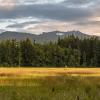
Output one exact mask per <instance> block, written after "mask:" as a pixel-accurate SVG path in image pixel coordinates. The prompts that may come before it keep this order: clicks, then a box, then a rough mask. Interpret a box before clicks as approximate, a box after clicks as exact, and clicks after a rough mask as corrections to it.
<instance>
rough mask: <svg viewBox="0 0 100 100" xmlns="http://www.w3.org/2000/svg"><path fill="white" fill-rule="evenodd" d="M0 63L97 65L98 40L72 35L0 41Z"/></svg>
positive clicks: (43, 65) (65, 65) (2, 64)
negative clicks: (38, 40)
mask: <svg viewBox="0 0 100 100" xmlns="http://www.w3.org/2000/svg"><path fill="white" fill-rule="evenodd" d="M0 66H1V67H2V66H6V67H99V66H100V40H99V38H97V37H91V38H88V39H79V38H78V37H75V36H74V35H71V36H68V37H65V38H64V39H60V38H58V41H57V42H49V43H44V44H41V43H36V42H35V41H34V42H32V41H30V40H29V39H25V40H22V41H16V40H14V39H13V40H6V41H1V42H0Z"/></svg>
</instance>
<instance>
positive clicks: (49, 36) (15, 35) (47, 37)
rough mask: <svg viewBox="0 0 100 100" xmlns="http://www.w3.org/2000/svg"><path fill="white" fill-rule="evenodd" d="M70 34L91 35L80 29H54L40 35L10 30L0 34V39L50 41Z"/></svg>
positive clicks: (81, 36) (84, 36)
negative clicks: (65, 30)
mask: <svg viewBox="0 0 100 100" xmlns="http://www.w3.org/2000/svg"><path fill="white" fill-rule="evenodd" d="M69 35H74V36H77V37H79V38H90V37H91V36H90V35H87V34H84V33H82V32H80V31H68V32H60V31H52V32H43V33H42V34H40V35H35V34H29V33H21V32H10V31H6V32H3V33H1V34H0V40H7V39H16V40H18V41H19V40H24V39H26V38H29V39H30V40H32V41H34V40H36V42H39V43H40V42H42V43H43V42H49V41H56V40H57V39H58V37H60V38H64V37H67V36H69Z"/></svg>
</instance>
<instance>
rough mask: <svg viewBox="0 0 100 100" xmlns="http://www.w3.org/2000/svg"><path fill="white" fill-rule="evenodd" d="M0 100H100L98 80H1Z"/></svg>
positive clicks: (72, 77) (53, 78) (83, 78)
mask: <svg viewBox="0 0 100 100" xmlns="http://www.w3.org/2000/svg"><path fill="white" fill-rule="evenodd" d="M0 100H100V78H99V77H78V76H77V77H75V76H46V77H37V78H36V77H34V78H33V77H30V78H13V77H12V78H11V77H10V78H1V79H0Z"/></svg>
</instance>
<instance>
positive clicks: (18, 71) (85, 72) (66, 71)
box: [0, 68, 100, 78]
mask: <svg viewBox="0 0 100 100" xmlns="http://www.w3.org/2000/svg"><path fill="white" fill-rule="evenodd" d="M56 75H72V76H100V69H99V68H0V78H5V77H20V78H22V77H30V76H31V77H37V76H40V77H42V76H56Z"/></svg>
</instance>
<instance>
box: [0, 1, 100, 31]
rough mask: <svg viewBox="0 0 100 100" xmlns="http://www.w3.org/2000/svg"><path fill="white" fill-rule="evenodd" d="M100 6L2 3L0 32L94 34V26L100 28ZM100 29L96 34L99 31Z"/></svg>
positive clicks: (66, 2)
mask: <svg viewBox="0 0 100 100" xmlns="http://www.w3.org/2000/svg"><path fill="white" fill-rule="evenodd" d="M99 5H100V0H0V29H4V30H16V31H25V32H26V31H29V32H42V31H50V30H56V29H57V30H59V29H61V30H64V31H65V30H66V29H67V28H68V29H78V30H82V31H85V30H86V28H87V30H88V29H89V30H90V26H92V25H93V26H97V28H98V26H99V25H100V24H99V23H100V22H99V20H97V18H96V17H100V13H99V11H100V6H99ZM94 19H95V20H94ZM65 23H66V24H67V25H68V27H67V26H66V25H65ZM63 24H64V25H63ZM57 27H58V28H57ZM97 28H95V29H94V30H98V31H99V29H97ZM92 29H93V28H92ZM92 29H91V30H92ZM89 32H90V31H89ZM93 32H94V31H93Z"/></svg>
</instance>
